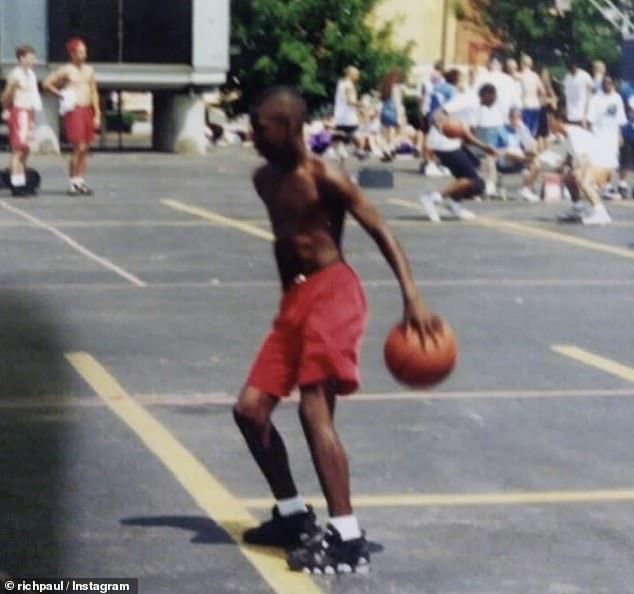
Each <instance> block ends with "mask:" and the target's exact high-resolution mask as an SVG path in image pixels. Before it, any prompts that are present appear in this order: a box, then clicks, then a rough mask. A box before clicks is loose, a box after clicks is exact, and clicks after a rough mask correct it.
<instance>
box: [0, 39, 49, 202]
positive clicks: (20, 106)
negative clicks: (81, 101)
mask: <svg viewBox="0 0 634 594" xmlns="http://www.w3.org/2000/svg"><path fill="white" fill-rule="evenodd" d="M15 56H16V58H17V60H18V65H17V66H16V67H15V68H14V69H13V70H12V71H11V72H10V74H9V76H8V78H7V84H6V86H5V88H4V91H3V92H2V108H3V112H2V115H3V118H4V119H5V120H6V121H7V123H8V126H9V144H10V145H11V162H10V167H9V169H10V172H11V193H12V194H13V195H14V196H28V195H30V194H31V193H32V192H33V191H32V190H29V189H28V188H27V183H26V162H27V159H28V158H29V152H30V149H29V142H31V141H32V140H33V128H34V122H35V111H39V110H41V109H42V100H41V98H40V94H39V91H38V89H37V78H36V77H35V73H34V72H33V65H34V64H35V50H34V49H33V48H32V47H31V46H30V45H19V46H18V47H17V48H16V49H15Z"/></svg>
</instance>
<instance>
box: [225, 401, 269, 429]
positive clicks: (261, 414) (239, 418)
mask: <svg viewBox="0 0 634 594" xmlns="http://www.w3.org/2000/svg"><path fill="white" fill-rule="evenodd" d="M233 419H234V420H235V422H236V424H237V425H238V427H243V426H245V425H249V426H251V427H264V426H265V425H266V424H267V423H268V420H269V417H268V413H267V411H265V410H262V408H261V407H259V406H257V405H256V404H254V403H252V402H248V401H243V400H238V402H236V403H235V404H234V405H233Z"/></svg>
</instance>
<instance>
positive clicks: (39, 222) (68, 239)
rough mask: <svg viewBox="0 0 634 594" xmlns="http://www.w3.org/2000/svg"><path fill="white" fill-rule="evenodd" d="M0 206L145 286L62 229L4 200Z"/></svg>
mask: <svg viewBox="0 0 634 594" xmlns="http://www.w3.org/2000/svg"><path fill="white" fill-rule="evenodd" d="M0 206H2V207H3V208H4V209H6V210H8V211H9V212H12V213H13V214H16V215H18V216H20V217H22V218H24V219H26V220H27V221H29V222H30V223H31V224H32V225H34V226H35V227H39V228H40V229H44V230H46V231H48V232H49V233H52V234H53V235H54V236H55V237H57V238H58V239H61V240H62V241H63V242H64V243H65V244H67V245H68V246H70V247H71V248H73V249H74V250H75V251H77V252H79V253H80V254H81V255H82V256H85V257H86V258H88V259H89V260H92V261H93V262H96V263H97V264H100V265H101V266H103V267H104V268H107V269H108V270H110V271H112V272H114V273H115V274H117V275H119V276H120V277H122V278H124V279H126V280H127V281H128V282H130V283H132V284H133V285H135V286H137V287H146V286H147V285H146V284H145V283H144V282H143V281H142V280H141V279H140V278H139V277H137V276H135V275H134V274H131V273H129V272H127V271H126V270H124V269H123V268H121V267H120V266H117V265H116V264H114V263H113V262H111V261H110V260H107V259H106V258H103V257H101V256H98V255H97V254H95V253H94V252H92V251H91V250H89V249H88V248H86V247H84V246H83V245H81V244H80V243H78V242H77V241H75V240H74V239H73V238H72V237H69V236H68V235H66V234H65V233H62V231H60V230H59V229H57V228H55V227H53V226H52V225H49V224H48V223H46V222H44V221H42V220H40V219H38V218H37V217H34V216H33V215H31V214H29V213H28V212H25V211H23V210H21V209H20V208H17V207H15V206H12V205H10V204H8V203H7V202H5V201H4V200H0Z"/></svg>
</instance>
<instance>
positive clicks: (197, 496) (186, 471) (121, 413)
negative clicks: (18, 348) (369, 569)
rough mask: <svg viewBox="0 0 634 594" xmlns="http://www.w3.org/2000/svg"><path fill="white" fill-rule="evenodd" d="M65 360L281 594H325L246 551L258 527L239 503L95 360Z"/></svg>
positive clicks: (276, 562) (257, 552) (280, 564)
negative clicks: (249, 532) (244, 537)
mask: <svg viewBox="0 0 634 594" xmlns="http://www.w3.org/2000/svg"><path fill="white" fill-rule="evenodd" d="M66 359H67V360H68V361H69V363H70V364H71V365H72V366H73V368H74V369H75V370H76V371H77V373H79V374H80V375H81V376H82V377H83V378H84V380H85V381H86V382H87V383H88V384H89V385H90V386H91V387H92V389H93V390H94V391H95V392H96V393H97V394H98V395H99V396H100V398H101V399H102V400H103V401H104V402H105V403H106V404H107V405H108V407H109V408H110V409H111V410H112V412H113V413H114V414H115V415H117V416H118V417H119V419H121V420H122V421H123V422H124V423H125V424H126V425H127V426H128V427H129V428H130V429H131V430H132V431H133V432H134V433H135V434H136V435H137V437H138V438H139V439H140V440H141V441H142V442H143V443H144V444H145V446H146V447H147V448H148V450H150V452H152V453H153V454H154V455H155V456H156V457H157V458H158V459H159V460H160V461H161V462H162V463H163V464H164V466H165V467H166V468H167V469H168V470H169V471H170V472H171V473H172V475H173V476H174V478H176V480H177V481H178V482H179V483H180V484H181V486H182V487H183V488H184V489H185V491H187V492H188V493H189V495H190V496H191V497H192V499H193V500H194V501H195V502H196V503H197V505H198V506H199V507H200V508H201V509H202V510H204V511H205V513H206V514H207V515H208V516H209V517H210V518H211V519H212V520H213V521H214V522H216V523H217V524H218V525H219V526H220V527H221V528H222V529H223V530H224V531H225V532H227V534H228V535H229V536H230V537H231V538H232V539H233V540H234V541H235V542H236V545H237V546H238V548H239V550H240V551H241V552H242V554H243V555H244V556H245V557H246V558H247V559H248V560H249V561H250V563H251V564H252V565H253V566H254V567H255V568H256V569H257V570H258V571H259V573H260V575H262V577H263V578H264V579H265V580H266V582H267V583H268V584H269V586H270V587H271V588H272V589H273V591H274V592H277V593H278V594H299V593H300V592H301V593H302V594H322V591H321V590H320V589H319V588H317V586H316V585H315V583H314V582H313V581H312V580H311V579H310V578H309V577H307V576H305V575H303V574H301V573H294V572H291V571H289V570H288V569H287V567H286V561H285V559H284V557H283V555H282V554H281V553H280V551H278V550H274V549H266V548H263V547H247V546H244V545H243V544H242V542H241V534H242V531H243V530H244V528H246V527H248V526H252V525H254V524H255V523H256V519H255V518H254V517H253V516H252V515H251V514H250V513H249V512H248V511H247V509H246V508H245V506H244V505H243V504H242V502H241V501H240V500H239V499H237V498H236V497H234V496H233V495H232V494H231V493H230V492H229V491H228V490H227V489H226V487H224V485H222V484H221V483H220V481H218V479H216V478H215V477H214V476H213V475H212V474H211V473H210V472H209V470H207V468H205V466H204V465H203V464H202V463H201V462H200V461H199V460H198V459H197V458H196V457H195V456H194V455H193V454H192V453H191V452H189V450H187V449H186V448H185V447H184V446H183V445H182V444H181V443H180V442H179V441H178V439H176V437H175V436H174V435H173V434H172V433H171V432H170V431H169V430H168V429H167V427H165V425H163V424H162V423H160V422H159V421H158V420H157V419H156V418H154V417H153V416H152V415H151V414H150V413H149V412H148V411H147V410H146V409H145V408H144V407H143V406H141V405H140V404H139V403H138V402H136V401H135V400H134V399H133V398H132V397H130V396H129V395H128V394H127V393H126V391H125V390H124V389H123V388H122V387H121V385H120V384H119V383H118V382H117V380H116V379H115V378H114V377H113V376H112V375H111V374H110V373H109V372H108V371H107V370H106V369H105V368H104V367H103V366H102V365H101V364H100V363H99V362H98V361H97V360H96V359H95V358H94V357H92V356H91V355H90V354H88V353H83V352H78V353H68V354H67V355H66Z"/></svg>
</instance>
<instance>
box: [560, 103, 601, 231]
mask: <svg viewBox="0 0 634 594" xmlns="http://www.w3.org/2000/svg"><path fill="white" fill-rule="evenodd" d="M548 126H549V128H550V131H551V132H552V133H553V134H560V135H562V136H564V137H565V138H566V149H567V150H566V156H565V158H564V161H563V162H562V164H561V165H560V167H559V170H560V171H561V173H562V175H563V182H564V185H565V186H566V188H567V189H568V191H569V192H570V196H571V198H572V204H571V205H569V206H568V207H567V208H566V209H565V210H564V212H562V213H561V214H560V215H559V217H558V219H559V220H560V221H562V222H576V221H581V222H582V223H583V224H584V225H607V224H609V223H611V222H612V219H611V218H610V215H609V214H608V211H607V210H606V208H605V205H604V204H603V202H602V201H601V197H600V196H599V193H598V192H597V190H596V188H597V187H600V186H602V185H603V184H605V183H606V182H607V180H608V179H609V178H610V174H611V172H612V170H611V169H610V168H609V167H606V166H605V163H606V161H605V155H603V154H602V152H603V150H602V149H603V147H601V145H600V143H599V142H597V140H596V137H595V135H594V134H593V133H592V132H590V131H589V130H587V129H585V128H583V127H582V126H578V125H576V124H565V123H564V121H563V118H562V116H561V115H560V114H559V113H557V112H556V111H555V110H550V111H549V113H548ZM582 198H585V199H586V200H587V201H588V202H589V204H590V209H589V210H588V209H586V205H585V203H584V201H583V200H582Z"/></svg>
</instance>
